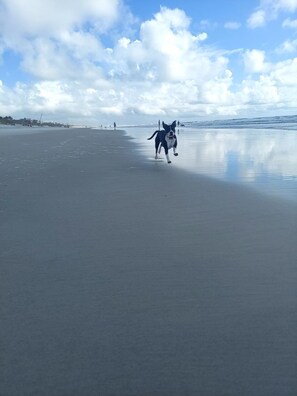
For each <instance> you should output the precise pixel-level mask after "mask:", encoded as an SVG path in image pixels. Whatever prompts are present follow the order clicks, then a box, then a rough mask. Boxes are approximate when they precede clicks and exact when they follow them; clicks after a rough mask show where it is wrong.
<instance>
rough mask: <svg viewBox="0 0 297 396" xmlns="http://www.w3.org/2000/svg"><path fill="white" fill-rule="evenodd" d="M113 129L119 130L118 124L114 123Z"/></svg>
mask: <svg viewBox="0 0 297 396" xmlns="http://www.w3.org/2000/svg"><path fill="white" fill-rule="evenodd" d="M113 129H114V130H116V129H117V124H116V123H115V122H114V123H113Z"/></svg>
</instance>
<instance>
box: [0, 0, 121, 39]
mask: <svg viewBox="0 0 297 396" xmlns="http://www.w3.org/2000/svg"><path fill="white" fill-rule="evenodd" d="M119 6H120V0H100V1H97V0H84V1H80V0H78V1H72V0H63V1H60V0H43V1H40V0H30V1H29V2H28V1H24V0H1V3H0V7H1V16H0V26H1V28H0V32H1V33H2V34H5V35H8V36H11V37H15V36H18V35H20V34H25V35H30V36H31V37H32V36H35V35H43V34H46V35H48V34H50V35H52V34H53V35H56V34H59V33H61V32H63V31H65V30H72V29H73V28H74V27H76V28H77V27H80V26H82V24H84V23H85V22H86V21H88V22H89V23H90V22H91V23H92V24H94V23H96V24H98V23H99V22H100V25H101V29H106V28H107V27H109V26H110V25H111V24H112V23H113V22H114V21H115V20H116V19H117V18H118V10H119Z"/></svg>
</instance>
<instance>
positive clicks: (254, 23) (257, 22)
mask: <svg viewBox="0 0 297 396" xmlns="http://www.w3.org/2000/svg"><path fill="white" fill-rule="evenodd" d="M265 23H266V13H265V11H264V10H257V11H255V12H254V13H253V14H252V15H251V16H250V17H249V19H248V21H247V25H248V27H249V28H251V29H254V28H257V27H261V26H264V25H265Z"/></svg>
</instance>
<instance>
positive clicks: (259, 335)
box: [0, 129, 297, 396]
mask: <svg viewBox="0 0 297 396" xmlns="http://www.w3.org/2000/svg"><path fill="white" fill-rule="evenodd" d="M0 140H1V161H2V163H1V178H0V183H1V189H2V191H3V194H2V197H1V200H0V205H1V210H0V220H1V221H0V230H1V235H4V237H3V239H2V241H1V256H0V259H1V263H3V264H2V266H1V293H2V301H3V303H2V306H1V318H2V322H3V324H2V326H1V330H0V335H1V340H2V341H1V343H2V346H1V349H2V351H3V354H2V356H4V362H3V364H2V366H3V369H2V372H1V374H0V384H1V385H0V393H3V394H9V395H13V396H27V395H32V394H42V395H44V396H47V395H48V396H52V395H53V394H55V395H61V396H63V395H65V394H71V395H78V396H80V395H82V394H87V395H98V394H103V395H135V396H136V395H144V394H148V395H162V396H164V395H168V396H169V395H170V396H174V395H176V396H180V395H182V394H190V395H194V394H201V395H203V396H208V395H209V396H213V395H217V394H223V393H224V394H230V395H234V396H235V395H236V396H237V395H252V394H253V395H257V394H261V395H263V396H266V395H267V396H274V395H275V396H279V395H282V396H293V395H295V393H296V390H297V382H296V378H295V377H296V376H295V374H296V361H295V356H296V345H297V342H296V341H297V337H296V334H295V333H296V332H295V330H296V323H297V314H296V312H297V310H296V308H297V306H296V258H297V251H296V231H297V224H296V205H293V204H292V205H290V204H288V203H287V202H286V201H284V200H281V199H276V198H267V197H266V196H265V197H264V196H263V195H262V194H261V195H260V194H257V193H255V192H253V191H251V190H250V189H247V188H241V187H240V186H237V185H234V184H226V183H225V182H220V181H216V180H212V179H208V178H207V177H204V176H201V177H199V176H198V175H192V174H191V173H186V172H185V171H184V170H181V169H177V168H174V167H170V166H168V165H167V164H166V163H161V162H153V161H148V160H146V159H145V158H144V156H142V154H140V153H139V149H137V143H135V142H133V139H131V138H129V137H128V136H127V135H125V134H124V132H122V131H118V130H117V131H115V132H114V131H110V130H102V131H98V130H92V129H77V130H74V129H70V130H69V129H66V130H64V129H63V130H61V131H54V132H51V133H49V134H42V133H40V134H38V133H37V134H36V133H34V134H28V135H18V136H17V137H16V135H14V136H8V135H5V136H0Z"/></svg>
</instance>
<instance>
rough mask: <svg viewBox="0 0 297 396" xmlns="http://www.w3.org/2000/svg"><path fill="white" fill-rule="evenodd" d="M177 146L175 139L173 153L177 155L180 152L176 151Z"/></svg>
mask: <svg viewBox="0 0 297 396" xmlns="http://www.w3.org/2000/svg"><path fill="white" fill-rule="evenodd" d="M176 148H177V140H176V141H175V143H174V146H173V154H174V155H175V156H177V155H178V153H177V152H176Z"/></svg>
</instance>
